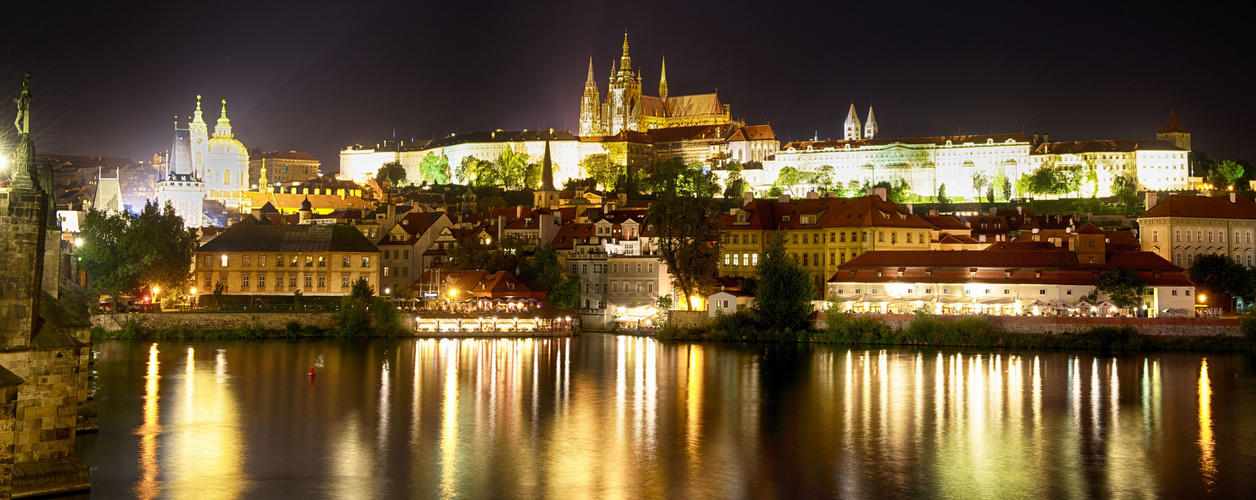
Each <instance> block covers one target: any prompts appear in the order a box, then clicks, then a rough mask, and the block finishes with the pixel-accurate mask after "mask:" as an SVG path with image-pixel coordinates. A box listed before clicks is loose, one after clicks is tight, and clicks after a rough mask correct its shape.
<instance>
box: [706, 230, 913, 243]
mask: <svg viewBox="0 0 1256 500" xmlns="http://www.w3.org/2000/svg"><path fill="white" fill-rule="evenodd" d="M868 233H869V231H850V232H849V237H850V241H851V242H852V243H867V242H868ZM898 234H899V232H898V231H890V243H898ZM800 236H801V237H800ZM846 238H847V232H846V231H830V232H829V239H828V242H829V243H846ZM928 238H929V233H926V232H920V233H913V232H911V231H904V232H903V239H904V241H905V242H906V243H912V242H913V241H915V242H918V243H927V242H928V241H929V239H928ZM808 240H810V242H808ZM877 241H878V242H881V243H885V231H877ZM723 242H724V244H729V243H730V242H731V243H732V244H734V245H738V244H742V243H749V244H757V243H759V235H758V234H757V233H752V234H746V235H740V234H733V235H731V236H730V235H728V234H725V235H724V237H723ZM790 243H792V244H795V245H798V244H803V245H806V244H808V243H811V244H820V243H824V233H808V234H799V233H793V234H791V235H790Z"/></svg>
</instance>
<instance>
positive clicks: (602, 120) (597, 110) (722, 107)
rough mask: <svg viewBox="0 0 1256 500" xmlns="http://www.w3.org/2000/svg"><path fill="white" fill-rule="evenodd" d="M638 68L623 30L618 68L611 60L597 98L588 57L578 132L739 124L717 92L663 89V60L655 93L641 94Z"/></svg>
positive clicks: (599, 133)
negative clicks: (603, 92)
mask: <svg viewBox="0 0 1256 500" xmlns="http://www.w3.org/2000/svg"><path fill="white" fill-rule="evenodd" d="M643 80H644V78H643V77H642V75H641V70H640V69H637V71H635V72H634V71H633V69H632V58H631V57H629V56H628V34H627V33H624V51H623V55H621V56H620V58H619V69H618V70H616V68H615V64H614V63H611V76H610V79H609V80H608V82H607V89H606V99H605V100H603V101H599V89H598V84H597V81H596V80H595V79H594V77H593V60H592V59H590V60H589V76H588V78H587V79H586V80H585V83H584V94H583V95H582V96H581V98H580V136H581V137H590V136H611V135H616V134H619V133H620V132H624V131H629V132H646V131H648V130H654V129H660V128H672V127H690V126H697V125H732V124H736V125H739V126H740V125H741V123H738V122H736V121H735V120H732V119H731V118H730V117H729V106H728V105H727V104H724V103H722V102H721V101H720V98H719V95H718V94H715V93H711V94H697V95H682V96H672V95H669V94H668V90H667V61H666V59H664V61H663V63H662V69H661V70H660V71H659V95H658V97H654V96H648V95H643V94H642V93H641V82H642V81H643Z"/></svg>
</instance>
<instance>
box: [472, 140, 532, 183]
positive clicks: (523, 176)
mask: <svg viewBox="0 0 1256 500" xmlns="http://www.w3.org/2000/svg"><path fill="white" fill-rule="evenodd" d="M528 165H529V164H528V154H527V153H516V152H515V150H514V148H512V147H511V146H509V145H507V146H506V149H505V150H504V151H502V154H501V155H499V156H498V157H497V160H495V161H494V162H493V165H492V170H493V172H494V174H495V175H493V176H492V177H493V181H494V184H493V185H500V186H503V187H505V188H506V189H522V188H523V187H525V186H526V184H527V173H528ZM481 170H482V169H481ZM538 179H539V177H538ZM481 185H487V184H481Z"/></svg>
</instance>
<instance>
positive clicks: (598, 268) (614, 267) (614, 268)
mask: <svg viewBox="0 0 1256 500" xmlns="http://www.w3.org/2000/svg"><path fill="white" fill-rule="evenodd" d="M636 265H637V271H636V272H638V273H639V272H641V270H642V269H645V272H647V273H653V272H654V263H653V262H646V263H645V266H644V267H642V263H641V262H637V263H636ZM577 266H579V268H578V269H579V270H578V271H577ZM631 266H632V264H631V263H628V262H625V263H624V266H623V268H624V272H625V273H630V272H633V271H632V267H631ZM619 267H620V266H619V263H618V262H612V263H610V264H593V274H602V273H604V272H607V271H608V270H609V271H610V272H612V273H618V272H619ZM571 274H589V265H588V264H578V265H577V264H572V265H571Z"/></svg>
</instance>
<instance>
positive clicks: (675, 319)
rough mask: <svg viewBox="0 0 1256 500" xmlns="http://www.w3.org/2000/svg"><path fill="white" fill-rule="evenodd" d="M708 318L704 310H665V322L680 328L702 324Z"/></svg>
mask: <svg viewBox="0 0 1256 500" xmlns="http://www.w3.org/2000/svg"><path fill="white" fill-rule="evenodd" d="M709 319H711V318H710V316H709V315H708V314H707V312H706V311H667V323H668V324H671V325H676V326H679V327H682V328H692V327H695V326H702V325H705V324H706V323H707V320H709Z"/></svg>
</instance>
